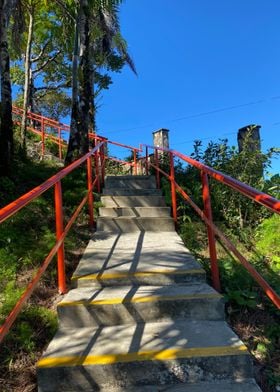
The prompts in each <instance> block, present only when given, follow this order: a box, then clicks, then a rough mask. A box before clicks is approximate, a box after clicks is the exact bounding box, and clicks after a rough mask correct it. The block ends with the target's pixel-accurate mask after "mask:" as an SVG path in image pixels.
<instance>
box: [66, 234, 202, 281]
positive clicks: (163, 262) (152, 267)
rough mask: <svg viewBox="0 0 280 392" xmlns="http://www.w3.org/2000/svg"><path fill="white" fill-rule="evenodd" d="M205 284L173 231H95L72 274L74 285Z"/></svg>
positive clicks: (192, 259) (193, 261) (198, 270)
mask: <svg viewBox="0 0 280 392" xmlns="http://www.w3.org/2000/svg"><path fill="white" fill-rule="evenodd" d="M190 282H192V283H198V282H205V271H204V270H203V269H202V267H201V265H200V264H199V263H198V262H197V261H196V260H195V259H194V257H193V255H192V254H191V253H190V252H189V251H188V249H187V248H186V247H185V246H184V244H183V241H182V240H181V238H180V237H179V236H178V234H177V233H176V232H166V233H156V232H135V233H107V232H97V233H95V235H94V236H93V239H92V240H91V241H90V242H89V244H88V246H87V248H86V250H85V252H84V255H83V257H82V259H81V261H80V263H79V265H78V267H77V269H76V271H75V272H74V274H73V277H72V283H73V285H74V286H78V287H84V286H94V287H105V286H114V285H116V286H121V285H123V286H130V285H138V286H139V285H150V286H162V285H172V284H173V283H181V284H183V283H190Z"/></svg>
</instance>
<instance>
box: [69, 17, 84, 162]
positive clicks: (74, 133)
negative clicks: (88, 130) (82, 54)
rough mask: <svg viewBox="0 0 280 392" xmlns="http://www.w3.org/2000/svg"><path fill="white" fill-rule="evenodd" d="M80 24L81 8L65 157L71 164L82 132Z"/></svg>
mask: <svg viewBox="0 0 280 392" xmlns="http://www.w3.org/2000/svg"><path fill="white" fill-rule="evenodd" d="M79 25H80V9H79V11H78V12H77V17H76V24H75V38H74V49H73V59H72V109H71V123H70V135H69V141H68V148H67V153H66V157H65V164H66V165H67V164H69V163H71V162H72V161H74V159H75V155H76V154H77V150H78V148H79V145H80V133H79V122H80V113H79V96H78V57H79V49H80V40H79Z"/></svg>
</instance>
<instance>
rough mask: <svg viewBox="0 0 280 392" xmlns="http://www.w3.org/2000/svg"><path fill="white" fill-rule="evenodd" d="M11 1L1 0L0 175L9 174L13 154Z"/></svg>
mask: <svg viewBox="0 0 280 392" xmlns="http://www.w3.org/2000/svg"><path fill="white" fill-rule="evenodd" d="M11 5H13V4H11V2H10V3H9V2H8V3H7V1H6V0H0V75H1V113H0V118H1V119H0V176H4V175H9V174H10V170H11V163H12V156H13V119H12V89H11V79H10V57H9V50H8V37H7V28H8V24H9V16H10V11H11V10H10V8H9V7H10V6H11Z"/></svg>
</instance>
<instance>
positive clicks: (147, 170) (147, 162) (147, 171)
mask: <svg viewBox="0 0 280 392" xmlns="http://www.w3.org/2000/svg"><path fill="white" fill-rule="evenodd" d="M148 159H149V155H148V147H147V146H146V159H145V167H146V176H147V175H148V174H149V161H148Z"/></svg>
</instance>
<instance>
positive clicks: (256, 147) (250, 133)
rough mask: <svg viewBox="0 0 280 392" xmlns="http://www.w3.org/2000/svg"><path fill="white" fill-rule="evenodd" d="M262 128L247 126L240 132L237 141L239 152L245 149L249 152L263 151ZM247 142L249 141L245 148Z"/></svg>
mask: <svg viewBox="0 0 280 392" xmlns="http://www.w3.org/2000/svg"><path fill="white" fill-rule="evenodd" d="M260 128H261V126H260V125H247V126H246V127H243V128H240V129H239V130H238V136H237V141H238V148H239V152H241V151H243V150H244V148H245V147H246V150H247V151H249V152H254V151H260V150H261V138H260ZM246 139H247V140H246ZM245 140H246V141H247V143H246V146H244V141H245Z"/></svg>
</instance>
